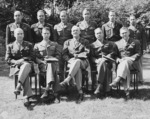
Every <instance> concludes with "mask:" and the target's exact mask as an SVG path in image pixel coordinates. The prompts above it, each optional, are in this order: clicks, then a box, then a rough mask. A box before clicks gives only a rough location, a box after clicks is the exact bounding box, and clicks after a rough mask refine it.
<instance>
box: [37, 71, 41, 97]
mask: <svg viewBox="0 0 150 119" xmlns="http://www.w3.org/2000/svg"><path fill="white" fill-rule="evenodd" d="M39 75H40V74H38V75H37V76H38V81H39V94H40V95H41V84H40V76H39Z"/></svg>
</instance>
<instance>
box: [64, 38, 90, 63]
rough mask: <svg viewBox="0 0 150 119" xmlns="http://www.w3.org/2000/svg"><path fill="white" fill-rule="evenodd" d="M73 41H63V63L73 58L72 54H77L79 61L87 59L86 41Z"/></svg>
mask: <svg viewBox="0 0 150 119" xmlns="http://www.w3.org/2000/svg"><path fill="white" fill-rule="evenodd" d="M74 41H76V40H75V39H69V40H67V41H65V43H64V47H63V52H62V54H63V58H64V60H65V61H68V60H69V59H70V58H73V57H74V54H77V55H78V56H77V57H78V58H79V59H87V56H88V54H89V49H88V41H87V40H85V39H81V38H80V39H79V41H76V42H74Z"/></svg>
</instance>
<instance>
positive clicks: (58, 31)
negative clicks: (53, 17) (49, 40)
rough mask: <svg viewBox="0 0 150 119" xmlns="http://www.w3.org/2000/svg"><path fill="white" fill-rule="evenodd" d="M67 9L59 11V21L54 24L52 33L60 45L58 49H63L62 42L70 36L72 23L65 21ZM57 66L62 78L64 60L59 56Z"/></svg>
mask: <svg viewBox="0 0 150 119" xmlns="http://www.w3.org/2000/svg"><path fill="white" fill-rule="evenodd" d="M67 17H68V16H67V11H65V10H63V11H61V12H60V20H61V22H60V23H58V24H56V25H55V26H54V34H55V41H56V42H57V43H58V44H59V45H60V46H59V47H60V49H63V45H64V42H65V41H66V40H68V39H71V38H72V35H71V28H72V26H73V24H71V23H68V21H67ZM59 65H60V66H59V67H60V72H61V74H60V80H64V76H63V75H64V72H63V70H64V61H63V58H62V57H61V60H60V61H59Z"/></svg>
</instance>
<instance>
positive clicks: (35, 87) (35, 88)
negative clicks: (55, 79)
mask: <svg viewBox="0 0 150 119" xmlns="http://www.w3.org/2000/svg"><path fill="white" fill-rule="evenodd" d="M35 95H36V96H37V76H36V74H35Z"/></svg>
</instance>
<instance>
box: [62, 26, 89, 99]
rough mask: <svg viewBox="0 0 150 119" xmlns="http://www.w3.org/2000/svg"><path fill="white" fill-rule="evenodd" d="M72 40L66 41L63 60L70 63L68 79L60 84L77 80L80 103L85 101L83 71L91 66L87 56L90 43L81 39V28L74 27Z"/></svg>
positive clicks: (63, 84)
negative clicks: (73, 79)
mask: <svg viewBox="0 0 150 119" xmlns="http://www.w3.org/2000/svg"><path fill="white" fill-rule="evenodd" d="M71 33H72V36H73V38H72V39H69V40H67V41H65V43H64V47H63V58H64V60H65V61H66V62H67V63H68V67H69V73H68V76H67V78H66V79H65V80H64V81H63V82H61V83H60V85H61V86H65V85H68V84H69V82H70V80H71V79H72V78H75V82H76V85H77V90H78V92H79V97H78V101H82V100H83V91H82V69H86V68H87V67H88V65H89V63H88V60H87V56H88V53H89V50H88V49H87V44H88V41H86V40H85V39H81V38H80V28H79V27H77V26H73V27H72V30H71Z"/></svg>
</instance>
